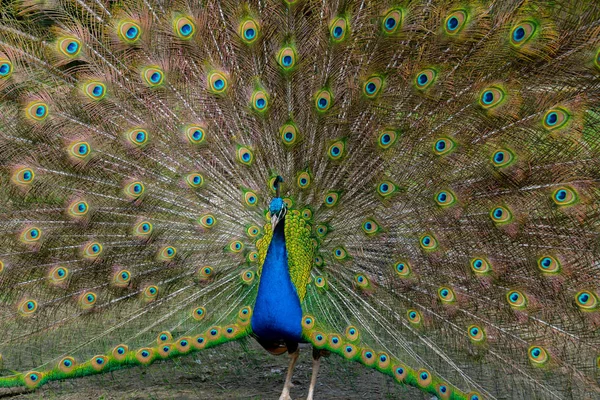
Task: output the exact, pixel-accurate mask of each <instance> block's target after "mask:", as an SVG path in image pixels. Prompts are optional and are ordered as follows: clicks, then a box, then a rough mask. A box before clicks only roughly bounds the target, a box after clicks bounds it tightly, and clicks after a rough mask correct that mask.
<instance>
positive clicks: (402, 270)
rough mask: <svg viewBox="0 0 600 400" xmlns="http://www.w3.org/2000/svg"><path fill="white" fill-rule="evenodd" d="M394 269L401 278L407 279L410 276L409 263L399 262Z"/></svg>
mask: <svg viewBox="0 0 600 400" xmlns="http://www.w3.org/2000/svg"><path fill="white" fill-rule="evenodd" d="M394 269H395V270H396V273H397V274H398V275H399V276H400V277H401V278H405V277H407V276H409V275H410V264H409V263H408V262H407V261H400V262H397V263H396V264H395V265H394Z"/></svg>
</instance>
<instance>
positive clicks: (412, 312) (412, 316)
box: [409, 311, 417, 319]
mask: <svg viewBox="0 0 600 400" xmlns="http://www.w3.org/2000/svg"><path fill="white" fill-rule="evenodd" d="M409 317H410V318H411V319H415V318H417V313H416V312H414V311H411V313H410V315H409Z"/></svg>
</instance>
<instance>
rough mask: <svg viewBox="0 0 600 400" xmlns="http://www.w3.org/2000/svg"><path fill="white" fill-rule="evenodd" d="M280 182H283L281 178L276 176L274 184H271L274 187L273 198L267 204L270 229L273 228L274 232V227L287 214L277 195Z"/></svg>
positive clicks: (285, 207) (282, 202) (283, 203)
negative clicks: (269, 214)
mask: <svg viewBox="0 0 600 400" xmlns="http://www.w3.org/2000/svg"><path fill="white" fill-rule="evenodd" d="M281 182H283V178H282V177H281V176H277V178H275V182H273V186H274V187H275V197H274V198H273V200H271V203H270V204H269V211H270V212H271V228H273V231H274V230H275V227H276V226H277V224H278V223H279V221H281V220H282V219H283V218H284V217H285V214H286V213H287V206H286V204H285V202H284V201H283V199H282V198H281V197H280V195H279V185H280V183H281Z"/></svg>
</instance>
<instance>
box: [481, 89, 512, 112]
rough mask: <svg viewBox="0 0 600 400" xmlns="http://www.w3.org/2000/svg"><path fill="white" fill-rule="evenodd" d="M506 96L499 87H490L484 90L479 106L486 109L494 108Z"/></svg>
mask: <svg viewBox="0 0 600 400" xmlns="http://www.w3.org/2000/svg"><path fill="white" fill-rule="evenodd" d="M505 96H506V94H505V93H504V90H502V89H501V88H499V87H495V86H492V87H489V88H486V89H484V90H483V91H482V92H481V95H480V96H479V104H480V105H481V107H483V108H485V109H491V108H494V107H496V106H498V105H500V103H501V102H502V101H503V100H504V98H505Z"/></svg>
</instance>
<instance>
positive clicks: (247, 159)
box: [242, 153, 250, 161]
mask: <svg viewBox="0 0 600 400" xmlns="http://www.w3.org/2000/svg"><path fill="white" fill-rule="evenodd" d="M242 160H244V161H250V153H244V154H242Z"/></svg>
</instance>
